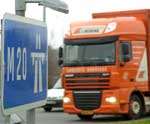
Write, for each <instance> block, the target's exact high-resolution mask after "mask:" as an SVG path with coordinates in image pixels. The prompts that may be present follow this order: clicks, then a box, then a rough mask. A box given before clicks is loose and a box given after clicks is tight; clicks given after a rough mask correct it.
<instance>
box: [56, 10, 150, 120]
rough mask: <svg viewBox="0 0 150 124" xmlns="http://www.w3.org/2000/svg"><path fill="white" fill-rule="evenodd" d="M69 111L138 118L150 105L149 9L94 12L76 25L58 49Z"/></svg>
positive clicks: (85, 115) (82, 115)
mask: <svg viewBox="0 0 150 124" xmlns="http://www.w3.org/2000/svg"><path fill="white" fill-rule="evenodd" d="M59 64H60V65H62V73H61V76H62V82H63V87H64V88H65V97H64V99H63V107H64V111H65V112H67V113H70V114H76V115H78V117H79V118H81V119H84V120H89V119H92V117H93V115H96V114H121V115H124V116H127V117H128V118H130V119H137V118H139V117H141V116H142V115H143V114H144V113H145V112H148V111H149V110H150V109H149V106H150V72H149V71H150V10H132V11H120V12H110V13H95V14H93V19H92V20H89V21H83V22H74V23H72V24H71V25H70V31H69V32H68V34H66V36H65V39H64V48H63V49H62V48H60V49H59Z"/></svg>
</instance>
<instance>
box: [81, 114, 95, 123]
mask: <svg viewBox="0 0 150 124" xmlns="http://www.w3.org/2000/svg"><path fill="white" fill-rule="evenodd" d="M78 117H79V118H80V119H81V120H84V121H89V120H92V119H93V115H81V114H78Z"/></svg>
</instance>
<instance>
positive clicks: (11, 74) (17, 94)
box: [1, 0, 69, 124]
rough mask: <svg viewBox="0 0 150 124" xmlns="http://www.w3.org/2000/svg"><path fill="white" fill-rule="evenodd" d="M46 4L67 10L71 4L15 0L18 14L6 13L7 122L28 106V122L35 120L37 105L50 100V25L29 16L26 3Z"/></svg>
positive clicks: (4, 78)
mask: <svg viewBox="0 0 150 124" xmlns="http://www.w3.org/2000/svg"><path fill="white" fill-rule="evenodd" d="M27 3H38V4H39V5H42V6H43V21H44V22H46V7H48V8H51V9H53V10H56V11H58V12H62V13H65V14H67V13H68V12H69V10H68V6H67V4H65V3H64V2H62V1H60V0H15V11H16V15H19V16H15V15H10V14H5V15H4V18H3V21H2V22H3V23H2V57H1V60H2V64H1V69H2V72H1V78H2V79H1V80H2V92H1V95H2V111H3V114H4V116H5V124H10V115H11V114H12V113H13V114H14V113H15V112H19V111H22V110H23V111H24V110H27V124H35V108H36V107H39V106H42V105H44V104H45V102H46V95H47V76H48V75H47V74H48V58H47V57H48V55H47V53H48V52H47V27H46V24H45V23H44V22H41V21H37V20H33V19H29V18H25V17H21V16H25V11H26V4H27Z"/></svg>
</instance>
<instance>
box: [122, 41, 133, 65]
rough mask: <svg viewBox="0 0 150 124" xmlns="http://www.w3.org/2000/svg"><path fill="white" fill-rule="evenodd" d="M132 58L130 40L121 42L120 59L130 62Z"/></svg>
mask: <svg viewBox="0 0 150 124" xmlns="http://www.w3.org/2000/svg"><path fill="white" fill-rule="evenodd" d="M131 59H132V48H131V43H130V42H126V41H125V42H120V61H121V62H128V61H130V60H131Z"/></svg>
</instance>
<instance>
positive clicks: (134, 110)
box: [127, 95, 144, 119]
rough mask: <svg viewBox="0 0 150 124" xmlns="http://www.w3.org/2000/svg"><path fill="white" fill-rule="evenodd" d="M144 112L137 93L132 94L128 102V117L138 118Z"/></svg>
mask: <svg viewBox="0 0 150 124" xmlns="http://www.w3.org/2000/svg"><path fill="white" fill-rule="evenodd" d="M143 112H144V107H143V106H142V101H141V99H140V98H139V97H138V96H137V95H133V96H131V98H130V102H129V112H128V116H127V117H128V119H138V118H140V117H141V116H142V114H143Z"/></svg>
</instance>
